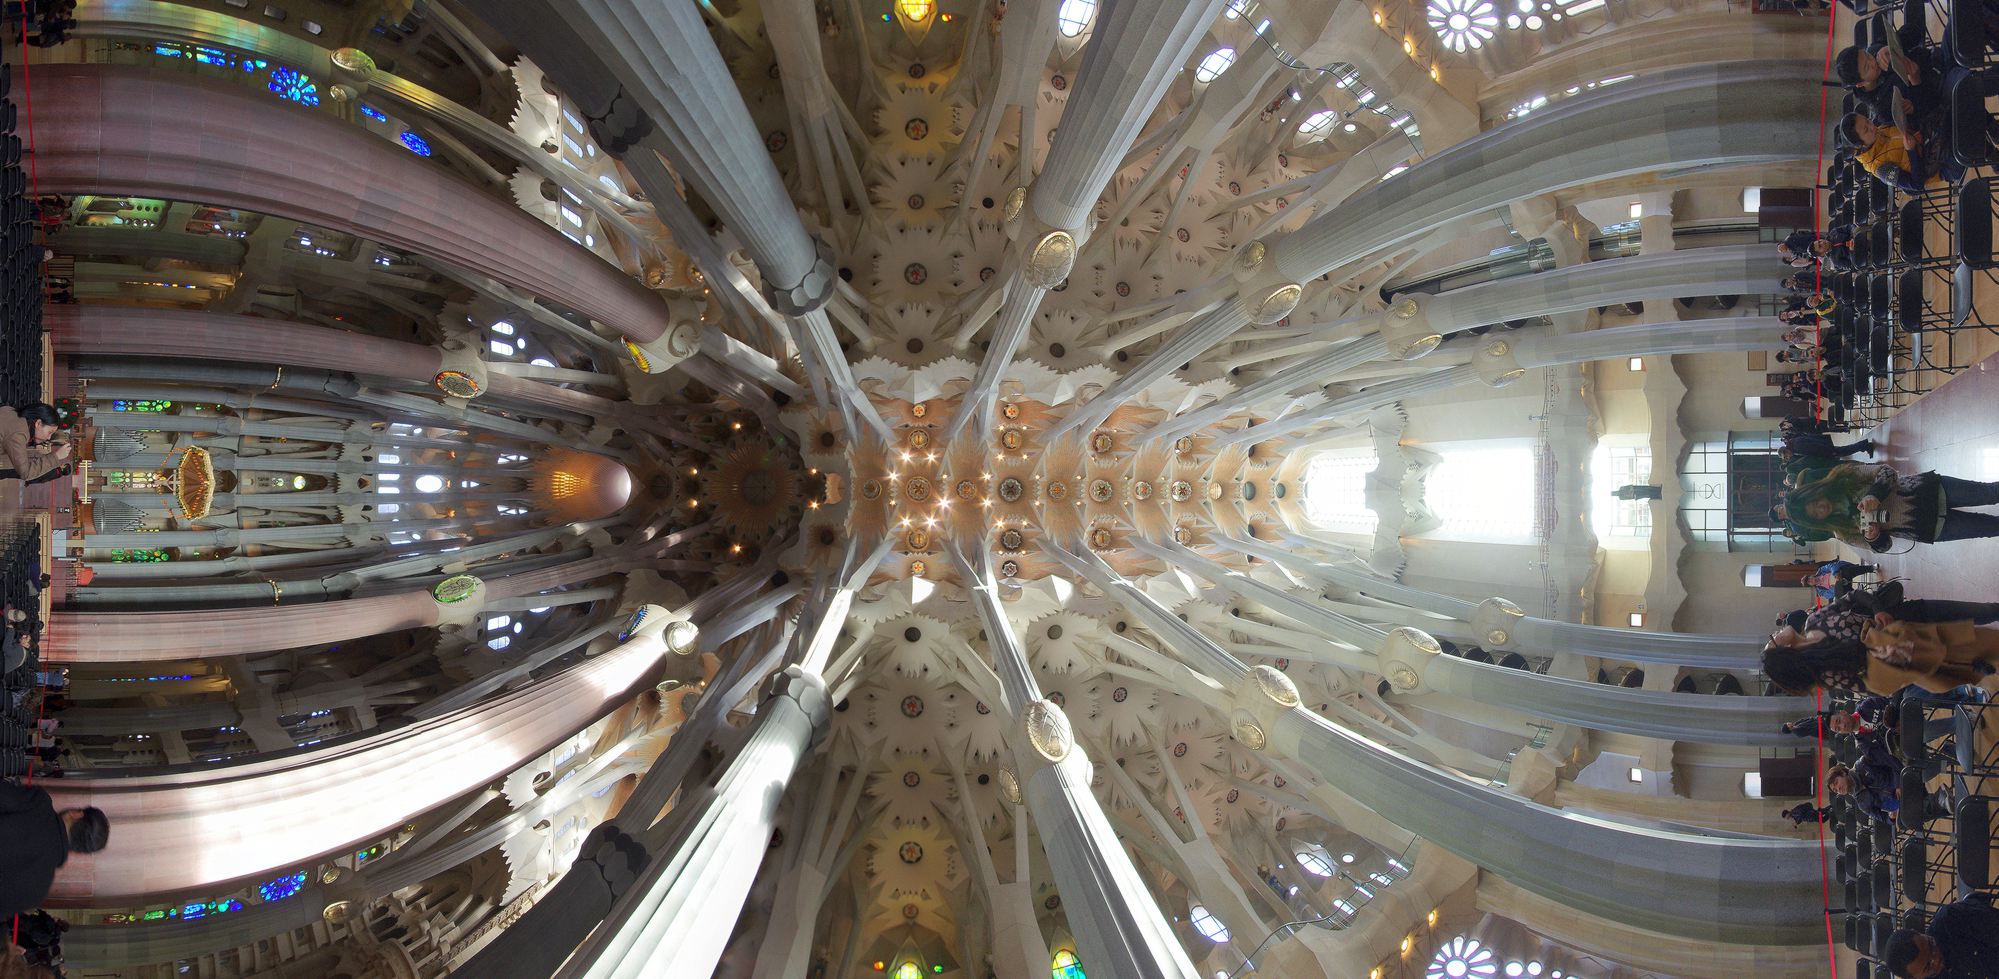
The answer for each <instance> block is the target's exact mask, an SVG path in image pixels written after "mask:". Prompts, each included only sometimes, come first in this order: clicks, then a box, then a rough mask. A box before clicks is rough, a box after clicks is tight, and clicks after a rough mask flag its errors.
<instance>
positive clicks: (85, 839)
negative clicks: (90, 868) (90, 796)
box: [0, 783, 111, 921]
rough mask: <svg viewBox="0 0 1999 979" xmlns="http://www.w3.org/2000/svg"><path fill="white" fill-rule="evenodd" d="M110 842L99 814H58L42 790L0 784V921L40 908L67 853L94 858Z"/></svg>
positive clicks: (88, 811)
mask: <svg viewBox="0 0 1999 979" xmlns="http://www.w3.org/2000/svg"><path fill="white" fill-rule="evenodd" d="M110 838H111V824H110V821H109V820H107V819H106V818H105V816H104V811H103V810H101V809H97V808H95V807H92V808H88V809H64V810H62V811H61V812H57V811H56V808H55V802H54V800H52V799H50V798H49V794H48V792H47V790H45V789H38V788H30V787H27V786H22V785H13V784H7V783H0V840H6V841H7V844H6V846H4V847H0V921H4V920H6V919H8V918H11V917H13V916H14V915H17V914H20V913H21V912H23V911H27V910H30V909H32V908H35V907H39V906H40V905H41V903H42V901H43V899H45V898H47V897H48V896H49V888H50V887H52V886H54V884H55V879H56V868H58V867H61V866H62V865H63V864H65V863H67V862H69V855H70V854H72V853H96V852H97V851H99V850H102V849H104V844H105V842H106V841H107V840H109V839H110Z"/></svg>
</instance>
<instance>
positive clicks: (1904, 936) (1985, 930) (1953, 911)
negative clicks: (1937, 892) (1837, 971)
mask: <svg viewBox="0 0 1999 979" xmlns="http://www.w3.org/2000/svg"><path fill="white" fill-rule="evenodd" d="M1881 958H1882V960H1883V961H1885V962H1886V963H1887V964H1888V971H1890V972H1893V973H1894V974H1896V975H1898V976H1902V977H1903V979H1999V910H1994V909H1993V907H1992V898H1991V896H1990V895H1987V894H1973V895H1972V896H1970V897H1967V898H1964V899H1963V900H1960V901H1957V902H1954V903H1951V904H1946V905H1944V906H1943V907H1942V908H1939V909H1938V910H1937V913H1936V914H1935V915H1933V916H1931V918H1930V927H1929V930H1928V932H1918V931H1915V930H1913V929H1909V928H1897V929H1896V930H1895V933H1894V934H1892V935H1889V936H1888V947H1887V949H1886V950H1885V952H1884V954H1883V955H1882V956H1881Z"/></svg>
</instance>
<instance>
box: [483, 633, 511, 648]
mask: <svg viewBox="0 0 1999 979" xmlns="http://www.w3.org/2000/svg"><path fill="white" fill-rule="evenodd" d="M513 644H514V637H512V636H494V637H493V638H491V639H488V640H486V648H487V649H505V648H507V647H508V646H511V645H513Z"/></svg>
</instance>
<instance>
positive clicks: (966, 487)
mask: <svg viewBox="0 0 1999 979" xmlns="http://www.w3.org/2000/svg"><path fill="white" fill-rule="evenodd" d="M978 492H979V486H978V484H977V483H974V482H972V481H971V480H969V479H961V480H958V499H961V500H969V499H971V498H972V497H973V496H975V495H977V494H978Z"/></svg>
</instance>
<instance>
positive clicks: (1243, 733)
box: [1229, 710, 1269, 751]
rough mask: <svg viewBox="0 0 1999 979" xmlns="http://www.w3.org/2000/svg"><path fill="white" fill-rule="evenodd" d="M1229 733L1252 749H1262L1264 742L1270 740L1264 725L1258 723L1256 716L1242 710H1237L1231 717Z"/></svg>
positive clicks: (1244, 745)
mask: <svg viewBox="0 0 1999 979" xmlns="http://www.w3.org/2000/svg"><path fill="white" fill-rule="evenodd" d="M1229 735H1230V736H1231V737H1234V738H1235V739H1236V740H1237V741H1240V742H1242V746H1243V747H1245V748H1248V749H1249V750H1251V751H1262V750H1263V746H1264V744H1266V743H1267V742H1268V741H1269V739H1268V738H1267V737H1266V736H1265V735H1264V733H1263V727H1262V726H1261V725H1259V724H1257V723H1256V718H1254V717H1252V716H1250V714H1249V712H1247V711H1242V710H1238V711H1236V712H1235V716H1234V717H1233V718H1232V719H1231V721H1230V724H1229Z"/></svg>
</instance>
